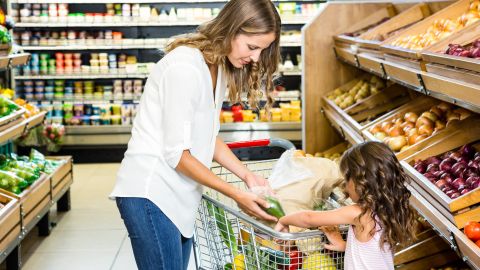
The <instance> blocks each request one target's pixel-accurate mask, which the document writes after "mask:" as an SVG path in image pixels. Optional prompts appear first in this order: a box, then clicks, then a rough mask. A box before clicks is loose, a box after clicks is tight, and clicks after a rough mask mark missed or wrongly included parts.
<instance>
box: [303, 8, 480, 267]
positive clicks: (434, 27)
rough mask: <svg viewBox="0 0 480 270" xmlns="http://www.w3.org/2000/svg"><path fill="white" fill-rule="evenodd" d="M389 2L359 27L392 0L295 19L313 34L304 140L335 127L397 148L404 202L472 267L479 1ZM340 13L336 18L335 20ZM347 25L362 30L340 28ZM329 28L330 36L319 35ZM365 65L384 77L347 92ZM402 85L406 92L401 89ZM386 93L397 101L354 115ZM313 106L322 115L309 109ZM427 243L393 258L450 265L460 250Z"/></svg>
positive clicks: (478, 251) (479, 252)
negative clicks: (405, 178)
mask: <svg viewBox="0 0 480 270" xmlns="http://www.w3.org/2000/svg"><path fill="white" fill-rule="evenodd" d="M393 6H394V9H395V10H396V11H397V12H396V14H398V15H397V16H394V17H391V18H390V19H389V20H386V21H384V22H382V23H380V24H378V25H376V26H374V27H367V28H366V30H367V31H364V30H365V26H369V25H374V24H375V23H376V22H378V21H379V16H377V17H373V16H372V14H374V13H376V12H377V11H378V10H382V9H383V10H384V9H388V8H390V7H391V5H390V4H388V3H384V4H374V3H357V4H351V5H347V4H342V3H329V4H328V5H327V7H326V8H325V9H324V11H323V12H321V13H320V14H319V15H318V16H317V18H316V20H314V21H313V22H312V23H311V24H309V25H308V26H307V27H306V29H304V37H305V41H304V42H305V43H306V44H308V43H309V42H312V43H315V48H313V47H309V46H306V49H305V55H306V58H305V59H304V61H305V65H306V67H307V70H306V74H307V76H306V77H305V78H304V80H305V85H306V89H304V91H305V93H304V95H305V98H304V99H303V100H302V104H303V106H304V107H305V108H307V109H306V110H305V115H304V117H305V119H306V120H305V121H306V123H305V131H304V132H305V136H306V142H305V145H304V148H305V150H306V151H308V152H310V153H314V152H318V150H321V149H325V148H328V146H331V145H332V142H333V143H336V142H338V141H339V137H340V138H342V137H343V139H345V140H347V141H348V142H350V143H351V144H357V143H360V142H362V141H370V140H376V141H382V142H384V143H386V144H387V145H388V146H390V148H391V149H392V150H394V151H395V152H397V154H396V155H397V158H398V159H399V160H400V161H401V163H402V165H403V167H404V170H405V172H406V173H407V174H408V175H409V177H410V178H411V179H412V181H411V183H410V184H409V188H410V190H411V192H412V199H411V203H412V205H413V206H414V207H415V208H416V209H417V210H418V211H419V213H420V214H421V215H422V216H424V217H425V219H426V220H427V221H428V222H429V223H431V224H432V226H433V227H434V229H435V230H436V231H437V232H438V233H439V235H440V236H441V237H442V238H443V240H442V241H446V242H447V243H449V245H451V246H452V247H453V248H454V250H456V251H457V252H458V253H459V255H460V260H461V261H465V262H467V263H468V264H469V265H470V266H471V267H473V268H475V269H480V248H479V247H478V246H477V245H476V244H475V242H477V241H478V239H477V238H476V236H475V234H474V231H475V230H476V228H477V226H478V222H479V221H480V219H479V216H480V199H479V198H480V197H479V192H480V187H479V181H478V180H479V179H480V178H479V174H480V171H479V170H478V166H477V165H476V164H477V163H478V156H479V154H478V153H477V152H478V151H479V149H480V148H479V147H478V145H479V144H478V143H479V140H480V130H479V129H478V128H477V126H478V125H479V116H478V113H479V112H480V95H479V93H480V92H479V91H480V79H479V78H480V73H479V72H480V59H479V57H478V56H477V53H478V40H479V39H480V35H479V34H478V33H479V31H480V15H479V11H480V10H479V1H478V0H460V1H456V2H449V3H443V4H439V3H412V4H411V5H406V6H400V5H396V4H393ZM353 11H355V14H356V15H352V12H353ZM343 15H345V17H343ZM339 16H342V18H345V20H343V21H335V19H334V18H337V17H339ZM349 16H351V17H349ZM347 17H349V18H347ZM352 25H354V26H355V27H356V29H352ZM355 30H362V32H363V33H362V34H360V35H350V37H346V35H345V34H341V33H346V32H352V33H353V32H355ZM329 36H334V39H333V40H332V39H330V40H328V37H329ZM332 46H333V47H334V50H331V48H332ZM329 49H330V50H331V51H332V53H328V51H329ZM320 52H321V53H320ZM324 52H327V55H328V56H326V55H325V53H324ZM365 72H366V73H367V74H371V75H370V76H372V75H375V76H378V77H379V78H381V79H384V80H386V81H387V82H386V83H385V85H386V87H385V88H384V89H382V90H380V91H379V92H378V93H377V94H374V95H372V96H370V97H362V98H360V96H359V97H357V98H355V97H356V96H355V95H356V94H354V93H351V94H353V96H352V95H346V93H348V92H349V90H350V89H352V88H353V87H354V86H355V84H357V83H358V85H360V84H361V83H359V82H358V81H359V80H361V79H364V80H365V77H366V76H368V75H366V74H365ZM333 74H339V75H338V76H332V75H333ZM367 78H368V77H367ZM391 84H393V86H394V87H395V88H394V90H392V89H391V87H392V85H391ZM356 87H358V86H356ZM401 89H403V90H401ZM402 91H403V93H407V94H406V95H404V96H402V95H401V94H400V93H401V92H402ZM352 92H353V91H352ZM392 93H397V94H396V96H397V99H398V98H399V97H402V98H403V100H402V101H401V102H400V101H399V102H398V103H397V104H396V106H391V107H389V108H388V109H384V110H381V111H380V112H378V113H376V114H375V116H374V117H371V118H368V117H365V115H362V117H356V116H355V115H356V113H358V111H360V110H363V111H365V112H368V108H380V107H382V104H385V103H384V102H385V100H388V99H391V100H394V99H393V97H394V96H395V95H393V94H392ZM334 94H336V95H334ZM340 95H343V96H342V97H339V96H340ZM379 95H384V98H383V99H382V102H380V100H377V102H373V98H374V97H376V96H379ZM318 99H321V102H318V101H316V100H318ZM345 99H347V100H345ZM377 99H378V98H377ZM319 107H321V111H322V112H323V115H324V116H325V117H318V110H319ZM367 114H368V113H367ZM372 115H373V114H372ZM365 119H368V121H366V120H365ZM329 126H331V127H333V129H330V128H328V127H329ZM421 247H423V248H421ZM429 247H433V246H432V244H426V243H423V242H421V243H419V244H418V248H419V249H418V252H420V254H424V255H423V257H422V256H420V255H419V254H417V255H418V256H416V259H415V260H407V259H406V258H407V257H408V256H407V257H404V258H405V260H404V261H402V262H401V264H399V265H397V267H399V269H426V268H432V267H433V268H441V267H442V266H443V267H447V266H449V267H450V266H454V265H456V262H458V260H459V258H458V256H456V255H455V253H454V252H453V251H451V252H450V253H448V254H446V253H445V254H444V256H440V257H437V259H433V254H432V253H431V252H430V253H429V252H427V250H430V251H432V248H429ZM435 252H436V253H435V254H437V255H439V254H443V253H442V252H446V251H445V250H442V251H440V250H436V251H435ZM452 252H453V253H452ZM440 258H441V259H440Z"/></svg>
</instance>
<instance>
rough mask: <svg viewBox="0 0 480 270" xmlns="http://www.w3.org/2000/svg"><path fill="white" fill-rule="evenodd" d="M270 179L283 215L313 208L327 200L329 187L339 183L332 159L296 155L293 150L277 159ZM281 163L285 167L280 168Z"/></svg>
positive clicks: (339, 175) (338, 176) (331, 188)
mask: <svg viewBox="0 0 480 270" xmlns="http://www.w3.org/2000/svg"><path fill="white" fill-rule="evenodd" d="M282 158H286V159H288V160H284V161H282V163H280V160H279V162H278V163H277V164H276V165H275V167H274V169H273V170H274V172H272V176H273V179H272V176H271V177H270V178H269V181H270V184H271V186H272V188H273V190H274V192H275V196H276V197H277V198H278V199H279V201H280V203H281V205H282V207H283V209H284V210H285V213H286V214H291V213H294V212H298V211H301V210H313V209H314V207H315V205H316V204H317V203H319V202H322V201H323V200H324V199H327V198H328V197H329V196H330V193H331V192H332V190H333V189H334V188H335V187H336V186H337V185H338V184H340V183H341V182H342V179H343V177H342V175H341V173H340V169H339V166H338V164H337V163H336V162H335V161H332V160H330V159H326V158H318V157H299V156H295V155H294V153H293V151H290V153H287V155H285V156H283V155H282V157H281V158H280V159H282ZM282 164H283V166H285V167H281V166H282ZM302 172H303V173H302Z"/></svg>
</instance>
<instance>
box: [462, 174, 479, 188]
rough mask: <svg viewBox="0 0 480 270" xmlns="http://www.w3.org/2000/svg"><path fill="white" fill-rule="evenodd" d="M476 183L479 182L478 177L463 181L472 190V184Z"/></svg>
mask: <svg viewBox="0 0 480 270" xmlns="http://www.w3.org/2000/svg"><path fill="white" fill-rule="evenodd" d="M477 181H480V177H478V176H470V177H468V178H467V180H465V183H466V184H467V186H470V187H471V188H473V184H474V183H475V182H477Z"/></svg>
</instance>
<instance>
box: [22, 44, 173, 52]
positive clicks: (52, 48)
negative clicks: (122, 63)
mask: <svg viewBox="0 0 480 270" xmlns="http://www.w3.org/2000/svg"><path fill="white" fill-rule="evenodd" d="M159 45H160V44H149V45H145V44H141V45H64V46H23V47H22V48H23V49H24V50H25V51H84V50H132V49H163V47H164V46H163V45H164V43H162V44H161V45H160V46H159Z"/></svg>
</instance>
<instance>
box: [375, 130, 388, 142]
mask: <svg viewBox="0 0 480 270" xmlns="http://www.w3.org/2000/svg"><path fill="white" fill-rule="evenodd" d="M374 136H375V138H377V139H379V140H380V141H383V140H385V138H386V137H387V134H386V133H385V132H382V131H381V132H377V133H375V135H374Z"/></svg>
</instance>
